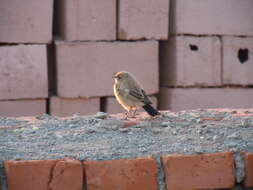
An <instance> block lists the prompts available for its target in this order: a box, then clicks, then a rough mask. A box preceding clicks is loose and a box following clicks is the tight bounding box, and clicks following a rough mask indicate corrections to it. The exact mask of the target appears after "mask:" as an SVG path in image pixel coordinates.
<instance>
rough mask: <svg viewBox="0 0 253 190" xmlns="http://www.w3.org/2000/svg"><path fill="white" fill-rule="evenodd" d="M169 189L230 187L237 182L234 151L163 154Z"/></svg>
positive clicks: (193, 189)
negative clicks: (200, 153) (201, 153)
mask: <svg viewBox="0 0 253 190" xmlns="http://www.w3.org/2000/svg"><path fill="white" fill-rule="evenodd" d="M162 163H163V167H164V170H165V176H166V186H167V189H168V190H185V189H192V190H195V189H216V188H230V187H233V185H234V182H235V177H234V160H233V154H232V153H214V154H203V155H168V156H162Z"/></svg>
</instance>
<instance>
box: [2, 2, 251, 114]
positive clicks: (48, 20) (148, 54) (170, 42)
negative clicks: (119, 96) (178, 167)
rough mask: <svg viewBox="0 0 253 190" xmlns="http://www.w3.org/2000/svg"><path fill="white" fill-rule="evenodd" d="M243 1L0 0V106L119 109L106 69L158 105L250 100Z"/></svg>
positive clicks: (247, 14)
mask: <svg viewBox="0 0 253 190" xmlns="http://www.w3.org/2000/svg"><path fill="white" fill-rule="evenodd" d="M28 5H29V6H28ZM252 6H253V4H252V1H251V0H245V1H244V2H243V3H242V2H238V1H237V0H206V1H203V2H201V3H200V2H199V1H197V0H189V1H187V2H185V1H184V0H132V1H123V0H106V1H103V2H100V1H98V0H85V1H82V0H55V1H53V0H44V1H39V2H33V1H32V0H24V1H23V2H22V4H20V2H19V1H18V0H13V1H8V0H3V1H1V2H0V31H1V33H0V68H1V69H0V80H1V83H0V88H1V89H3V90H1V91H0V104H1V105H3V106H1V107H0V115H1V116H26V115H37V114H42V113H49V114H52V115H58V116H67V115H72V114H93V113H95V112H97V111H107V112H109V113H115V112H122V111H123V110H122V109H121V108H120V107H119V106H116V105H115V101H113V99H112V96H113V91H112V84H113V80H112V78H111V76H112V74H113V73H114V72H117V71H120V70H127V71H130V72H132V73H133V74H134V75H135V76H136V78H137V79H139V81H140V82H141V83H142V84H143V86H144V88H145V90H146V91H147V94H148V95H150V96H152V97H154V99H156V98H158V103H157V104H158V107H159V109H172V110H182V109H193V108H206V107H231V108H232V107H238V108H240V107H241V108H248V107H252V104H253V102H252V98H251V97H252V94H253V89H252V88H250V87H252V85H253V75H252V73H253V69H252V68H253V61H252V51H253V45H252V44H253V37H252V36H253V25H252V19H251V18H252V16H253V14H252V11H251V7H252ZM234 88H236V89H234ZM188 92H189V93H188ZM230 95H231V98H230ZM214 97H215V98H214ZM228 97H229V98H228ZM228 99H230V100H228ZM189 100H190V101H189Z"/></svg>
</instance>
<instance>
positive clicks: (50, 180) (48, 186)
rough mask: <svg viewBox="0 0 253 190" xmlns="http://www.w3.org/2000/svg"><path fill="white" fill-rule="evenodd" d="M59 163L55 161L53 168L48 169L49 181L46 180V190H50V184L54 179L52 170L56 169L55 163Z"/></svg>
mask: <svg viewBox="0 0 253 190" xmlns="http://www.w3.org/2000/svg"><path fill="white" fill-rule="evenodd" d="M59 161H60V160H57V161H56V162H55V163H54V164H53V166H52V167H51V168H50V173H49V179H48V182H47V188H48V190H52V189H51V187H50V185H51V183H52V181H53V178H54V169H55V167H56V165H57V163H58V162H59Z"/></svg>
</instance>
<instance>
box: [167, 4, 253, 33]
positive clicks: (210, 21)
mask: <svg viewBox="0 0 253 190" xmlns="http://www.w3.org/2000/svg"><path fill="white" fill-rule="evenodd" d="M252 7H253V1H252V0H244V1H243V2H241V1H238V0H205V1H199V0H188V1H185V0H171V11H172V12H171V14H170V16H171V17H170V21H171V23H170V25H171V32H172V33H176V34H208V35H213V34H220V35H222V34H227V35H250V36H252V34H253V25H252V24H251V23H252V19H251V18H252V17H253V12H252ZM224 10H226V11H224Z"/></svg>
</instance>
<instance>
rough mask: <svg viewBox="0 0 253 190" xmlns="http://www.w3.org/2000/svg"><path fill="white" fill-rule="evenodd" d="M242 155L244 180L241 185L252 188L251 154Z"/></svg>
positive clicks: (252, 168) (252, 157)
mask: <svg viewBox="0 0 253 190" xmlns="http://www.w3.org/2000/svg"><path fill="white" fill-rule="evenodd" d="M243 155H244V160H245V173H246V178H245V180H244V183H243V184H244V186H245V187H253V153H244V154H243Z"/></svg>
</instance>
